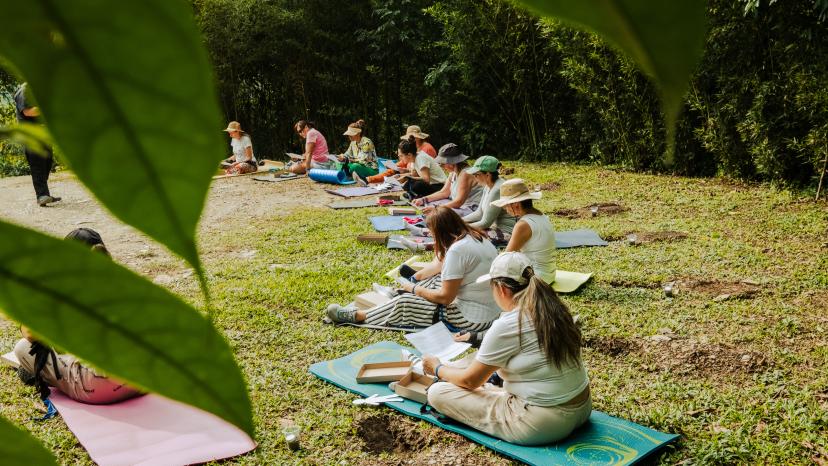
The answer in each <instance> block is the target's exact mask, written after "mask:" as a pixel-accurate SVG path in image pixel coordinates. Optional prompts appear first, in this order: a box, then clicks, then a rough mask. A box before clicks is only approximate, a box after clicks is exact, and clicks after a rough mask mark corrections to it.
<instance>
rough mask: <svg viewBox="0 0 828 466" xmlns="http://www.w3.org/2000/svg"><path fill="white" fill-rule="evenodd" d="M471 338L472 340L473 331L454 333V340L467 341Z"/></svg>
mask: <svg viewBox="0 0 828 466" xmlns="http://www.w3.org/2000/svg"><path fill="white" fill-rule="evenodd" d="M469 340H471V333H469V332H458V333H455V334H454V341H459V342H460V343H466V342H467V341H469Z"/></svg>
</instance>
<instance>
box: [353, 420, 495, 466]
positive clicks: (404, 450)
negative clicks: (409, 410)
mask: <svg viewBox="0 0 828 466" xmlns="http://www.w3.org/2000/svg"><path fill="white" fill-rule="evenodd" d="M353 425H354V428H355V429H356V432H357V436H358V437H359V438H360V439H362V442H363V445H362V449H363V450H364V451H365V452H367V453H371V454H380V453H386V454H388V455H390V456H391V458H383V460H382V461H379V460H376V461H373V460H369V461H366V462H362V464H368V465H375V464H376V465H380V464H382V465H388V464H391V465H414V464H417V465H420V464H439V465H471V466H483V465H495V464H504V461H503V460H494V459H490V458H485V457H481V456H479V455H476V454H474V453H473V450H474V448H475V447H474V444H471V443H469V442H466V441H465V440H463V439H462V438H461V437H460V436H459V435H456V434H452V433H449V432H445V431H443V430H440V429H437V428H432V427H425V428H424V427H423V426H421V425H419V424H418V423H417V422H416V421H414V420H412V419H411V418H408V417H404V416H399V415H396V414H392V413H389V412H382V411H380V412H377V413H373V412H368V413H363V414H362V415H359V416H357V417H356V419H354V424H353ZM446 440H449V442H446ZM458 442H459V443H458Z"/></svg>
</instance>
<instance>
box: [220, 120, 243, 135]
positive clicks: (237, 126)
mask: <svg viewBox="0 0 828 466" xmlns="http://www.w3.org/2000/svg"><path fill="white" fill-rule="evenodd" d="M222 131H224V132H225V133H229V132H231V131H238V132H240V133H243V132H244V131H242V129H241V123H239V122H238V121H231V122H230V123H227V128H224V129H223V130H222Z"/></svg>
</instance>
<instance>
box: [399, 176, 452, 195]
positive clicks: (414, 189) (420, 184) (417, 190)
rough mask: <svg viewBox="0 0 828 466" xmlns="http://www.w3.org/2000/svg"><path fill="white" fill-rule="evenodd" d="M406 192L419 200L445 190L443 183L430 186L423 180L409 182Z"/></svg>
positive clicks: (406, 185)
mask: <svg viewBox="0 0 828 466" xmlns="http://www.w3.org/2000/svg"><path fill="white" fill-rule="evenodd" d="M403 189H404V190H405V192H407V193H408V194H410V195H411V197H412V198H418V197H423V196H428V195H429V194H434V193H436V192H437V191H439V190H441V189H443V183H435V184H429V183H426V182H425V181H423V180H408V181H407V182H406V183H405V184H404V185H403Z"/></svg>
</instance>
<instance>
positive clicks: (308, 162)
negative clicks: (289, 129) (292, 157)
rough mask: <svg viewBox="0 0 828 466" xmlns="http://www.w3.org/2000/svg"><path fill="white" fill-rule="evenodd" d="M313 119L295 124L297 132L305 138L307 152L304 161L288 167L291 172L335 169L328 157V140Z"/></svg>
mask: <svg viewBox="0 0 828 466" xmlns="http://www.w3.org/2000/svg"><path fill="white" fill-rule="evenodd" d="M314 126H315V125H314V123H313V122H312V121H305V120H299V121H297V122H296V124H295V125H294V126H293V129H295V130H296V134H298V135H299V137H301V138H303V139H304V140H305V153H304V154H302V156H303V157H302V161H301V162H296V163H294V164H293V165H291V166H290V168H288V170H289V171H290V172H291V173H296V174H297V175H302V174H305V173H307V172H309V171H310V169H311V168H323V169H333V168H335V167H334V163H333V162H332V161H331V160H329V159H328V141H326V140H325V136H323V135H322V133H320V132H319V131H317V129H316V128H315V127H314Z"/></svg>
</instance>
